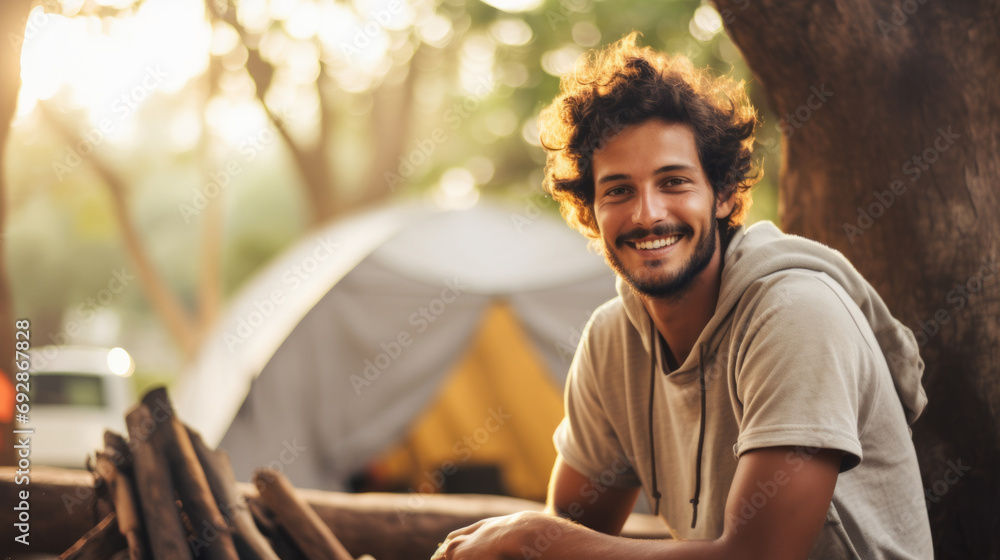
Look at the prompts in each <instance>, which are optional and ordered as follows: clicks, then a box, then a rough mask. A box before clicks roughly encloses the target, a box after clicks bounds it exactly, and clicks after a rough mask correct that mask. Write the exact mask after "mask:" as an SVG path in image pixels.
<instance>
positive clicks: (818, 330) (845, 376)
mask: <svg viewBox="0 0 1000 560" xmlns="http://www.w3.org/2000/svg"><path fill="white" fill-rule="evenodd" d="M827 280H829V281H827ZM838 288H839V287H837V286H834V285H833V281H832V280H830V279H828V278H823V275H821V274H816V275H813V274H807V273H796V274H790V275H788V277H786V278H783V279H781V280H779V281H777V282H775V283H774V284H773V285H772V286H771V287H770V288H769V289H768V290H767V291H765V292H764V293H763V294H762V295H760V296H759V297H758V298H757V300H756V301H755V303H754V307H753V310H752V313H750V317H752V318H751V319H750V320H749V321H747V322H745V325H746V326H745V333H744V337H743V341H742V343H741V344H740V350H739V352H740V354H739V363H738V364H737V369H736V376H735V379H736V391H737V396H738V398H739V401H740V402H741V403H742V409H743V410H742V417H741V418H740V427H739V428H740V433H739V437H738V439H737V443H736V445H735V446H734V451H735V453H736V455H737V456H740V455H742V454H743V453H745V452H746V451H749V450H751V449H757V448H762V447H775V446H803V447H809V448H824V449H839V450H841V451H844V452H845V455H844V458H843V460H842V462H841V467H840V470H841V472H843V471H846V470H849V469H852V468H854V467H855V466H857V465H858V464H859V463H860V461H861V459H862V452H861V441H860V432H861V430H862V429H863V427H862V426H860V425H859V424H860V422H859V418H860V417H861V411H860V410H859V407H861V406H862V404H861V403H862V402H863V400H864V399H863V398H862V396H863V391H871V393H870V394H874V392H875V387H868V386H867V385H868V384H871V383H877V382H878V375H876V374H875V373H877V368H878V367H879V366H878V364H879V361H878V356H877V355H876V354H875V352H880V351H879V350H878V348H877V346H876V348H874V349H873V348H872V347H871V345H872V342H873V341H874V337H873V336H871V337H868V336H865V329H868V331H870V328H869V327H868V324H867V322H863V317H862V316H861V315H860V312H858V313H853V312H852V309H851V307H850V306H851V305H854V303H853V302H852V301H850V299H849V298H848V297H847V295H846V293H843V291H842V290H839V291H838ZM859 319H860V321H859ZM878 355H881V354H878ZM883 361H884V360H883Z"/></svg>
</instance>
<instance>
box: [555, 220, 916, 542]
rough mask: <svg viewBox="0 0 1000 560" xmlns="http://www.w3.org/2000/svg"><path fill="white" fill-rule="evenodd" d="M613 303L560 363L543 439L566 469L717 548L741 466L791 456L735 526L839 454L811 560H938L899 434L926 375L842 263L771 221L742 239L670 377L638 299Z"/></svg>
mask: <svg viewBox="0 0 1000 560" xmlns="http://www.w3.org/2000/svg"><path fill="white" fill-rule="evenodd" d="M618 293H619V297H617V298H615V299H613V300H611V301H610V302H608V303H606V304H605V305H603V306H602V307H600V308H599V309H598V310H597V311H595V312H594V315H593V316H592V317H591V319H590V321H589V322H588V324H587V328H586V329H585V330H584V333H583V337H582V340H581V342H580V345H579V347H578V348H577V352H576V355H575V357H574V359H573V363H572V365H571V366H570V373H569V377H568V379H567V385H566V393H565V405H566V417H565V418H564V419H563V421H562V423H561V424H560V425H559V427H558V428H557V429H556V432H555V435H554V436H553V439H554V441H555V445H556V449H557V450H558V451H559V453H560V454H561V455H562V457H563V459H564V460H565V461H566V463H567V464H569V465H570V466H571V467H573V468H574V469H576V470H577V471H579V472H580V473H581V474H584V475H586V476H588V477H590V478H592V479H595V480H598V481H599V482H600V483H601V484H602V485H604V486H616V487H629V486H632V487H634V486H642V487H643V489H644V490H645V491H646V493H647V497H649V498H650V503H651V504H653V503H655V502H656V501H657V500H655V499H654V498H653V497H654V495H655V493H656V491H659V493H660V494H661V496H662V497H661V498H660V500H659V514H660V516H661V517H662V518H663V519H664V520H665V521H666V523H667V525H668V526H669V527H670V529H671V531H672V532H673V534H674V535H676V536H677V537H681V538H685V539H715V538H718V537H720V536H721V535H722V532H723V528H724V525H725V521H726V520H725V519H724V514H725V505H726V499H727V497H728V494H729V489H730V486H731V483H732V480H733V475H734V473H735V471H736V464H737V461H738V460H739V457H740V456H741V455H742V454H743V453H745V452H746V451H748V450H751V449H757V448H763V447H775V446H795V451H791V452H789V453H788V455H787V456H786V463H787V467H788V469H787V472H785V473H776V476H775V480H774V481H769V482H771V484H764V485H763V486H762V487H761V491H760V493H759V494H760V496H757V495H756V494H755V495H753V496H751V499H750V500H749V501H748V500H744V501H745V502H746V503H744V504H740V506H741V507H740V508H739V516H738V517H734V518H731V519H729V520H728V521H729V522H730V523H736V524H740V523H744V522H746V521H747V520H749V519H750V518H752V516H753V515H754V513H755V512H756V511H757V510H758V509H759V508H760V507H763V504H764V503H766V501H767V496H768V493H772V494H771V495H773V492H775V491H780V485H781V483H782V481H785V482H787V478H786V477H787V475H788V474H791V473H793V472H794V471H796V470H797V469H801V468H802V465H803V464H804V463H805V462H806V461H808V460H810V459H811V458H812V457H813V456H814V454H815V453H816V450H817V449H837V450H841V451H843V452H844V455H843V459H842V463H841V466H840V471H841V472H840V475H839V476H838V479H837V485H836V489H835V491H834V495H833V500H832V502H831V504H830V508H829V510H828V512H827V517H826V523H825V524H824V526H823V529H822V531H821V533H820V535H819V537H818V539H817V542H816V545H815V546H814V547H813V550H812V553H811V555H810V558H811V559H825V558H838V559H841V558H865V559H878V558H932V557H933V555H932V546H931V535H930V526H929V523H928V518H927V509H926V505H925V502H924V493H923V488H922V483H921V479H920V472H919V469H918V466H917V458H916V453H915V451H914V447H913V442H912V440H911V432H910V430H909V424H911V423H912V422H913V421H914V420H916V419H917V417H918V416H919V415H920V413H921V411H922V410H923V408H924V406H925V405H926V404H927V397H926V395H925V393H924V390H923V387H922V386H921V384H920V378H921V375H922V373H923V362H922V361H921V359H920V356H919V352H918V348H917V343H916V339H915V338H914V336H913V333H912V331H910V330H909V329H908V328H906V327H905V326H904V325H902V324H901V323H900V322H899V321H897V320H896V319H895V318H893V317H892V315H891V314H890V313H889V310H888V309H887V308H886V306H885V303H884V302H883V301H882V299H881V298H880V297H879V295H878V294H877V293H876V292H875V290H874V289H873V288H872V287H871V285H869V284H868V282H867V281H865V279H864V278H862V277H861V275H860V274H859V273H858V272H857V271H856V270H855V269H854V267H853V266H852V265H851V264H850V262H848V261H847V259H846V258H844V257H843V255H841V254H840V253H839V252H837V251H835V250H833V249H831V248H829V247H826V246H825V245H822V244H820V243H816V242H814V241H810V240H808V239H805V238H802V237H797V236H793V235H786V234H784V233H782V232H781V231H779V230H778V228H777V227H775V226H774V224H772V223H770V222H760V223H757V224H755V225H753V226H751V227H749V228H740V229H738V230H737V231H736V232H735V233H734V235H733V238H732V239H731V241H730V243H729V245H728V246H727V248H726V251H725V255H724V261H723V269H722V284H721V288H720V293H719V299H718V303H717V305H716V308H715V313H714V315H713V316H712V318H711V320H710V321H709V323H708V325H707V326H706V327H705V329H704V330H703V331H702V333H701V335H700V336H699V337H698V340H697V342H696V343H695V346H694V348H693V349H692V351H691V352H690V354H689V355H688V357H687V358H686V360H685V361H684V363H683V364H681V365H680V367H678V368H677V369H675V370H673V371H670V369H669V367H668V366H667V361H666V359H665V358H664V356H665V355H666V354H665V342H664V341H663V339H662V337H660V336H655V337H654V336H653V334H654V333H655V330H654V327H653V324H652V320H651V318H650V317H649V314H648V312H647V311H646V308H645V307H644V306H643V304H642V302H641V301H640V300H639V298H638V297H637V296H636V295H635V294H634V293H633V292H632V290H631V289H630V288H629V287H628V286H627V285H626V284H625V283H624V282H623V281H622V280H621V279H619V280H618ZM653 341H655V343H656V344H655V345H654V344H653ZM702 380H704V385H705V392H704V397H703V396H702V389H701V384H702ZM651 385H652V398H651V396H650V387H651ZM703 414H704V416H703ZM702 432H703V433H702ZM651 444H652V445H651ZM699 448H701V449H702V452H701V453H699ZM654 464H655V469H654ZM699 474H700V479H699ZM779 474H780V475H782V476H778V475H779ZM654 480H655V483H654ZM654 485H655V486H656V488H655V489H654ZM693 498H695V499H697V504H698V505H697V514H696V515H695V512H694V511H693V510H694V506H693V505H692V503H691V500H692V499H693ZM757 498H760V499H759V500H758V499H757ZM693 518H696V524H695V526H694V528H692V527H691V524H692V521H693Z"/></svg>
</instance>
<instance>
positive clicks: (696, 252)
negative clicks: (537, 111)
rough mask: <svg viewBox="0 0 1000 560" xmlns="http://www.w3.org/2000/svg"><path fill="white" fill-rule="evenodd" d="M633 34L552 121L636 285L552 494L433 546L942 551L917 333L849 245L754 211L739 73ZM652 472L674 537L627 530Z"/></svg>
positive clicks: (576, 422)
mask: <svg viewBox="0 0 1000 560" xmlns="http://www.w3.org/2000/svg"><path fill="white" fill-rule="evenodd" d="M635 42H636V37H635V35H632V36H629V37H626V38H625V39H623V40H622V41H619V42H618V43H616V44H615V45H612V46H611V47H609V48H608V49H607V50H605V51H603V52H600V53H594V54H593V55H592V56H590V57H589V58H586V59H583V60H581V62H580V63H578V65H577V67H576V69H575V72H574V74H573V75H572V76H570V77H567V78H566V79H564V80H563V82H562V93H561V94H560V96H559V97H558V98H557V99H556V100H555V101H554V103H553V104H552V105H551V106H550V107H549V108H547V109H546V111H545V112H544V113H543V114H542V118H541V120H540V130H541V133H542V139H543V144H544V145H545V146H546V148H547V150H548V158H549V159H548V165H547V167H546V187H547V188H548V189H549V190H550V192H551V193H552V194H553V197H554V198H555V199H556V200H558V201H559V202H560V204H561V209H562V212H563V215H564V216H565V217H566V219H567V221H568V222H569V223H570V224H571V225H573V226H574V227H575V228H577V229H578V230H579V231H580V232H581V233H583V234H584V235H586V236H587V237H588V238H590V239H591V240H592V241H593V242H594V244H595V245H596V247H597V248H598V249H599V250H600V251H602V252H603V254H604V256H605V258H606V260H607V262H608V264H609V265H610V266H611V267H612V268H613V269H614V270H615V272H616V273H617V275H618V283H617V287H618V293H619V297H617V298H615V299H613V300H611V301H610V302H608V303H607V304H605V305H604V306H602V307H601V308H600V309H598V310H597V311H596V312H595V313H594V315H593V317H592V318H591V320H590V322H589V323H588V325H587V328H586V329H585V331H584V333H583V337H582V340H581V342H580V345H579V347H578V349H577V353H576V356H575V358H574V360H573V363H572V365H571V368H570V373H569V378H568V380H567V386H566V417H565V418H564V419H563V422H562V423H561V424H560V426H559V427H558V429H557V430H556V434H555V436H554V441H555V445H556V448H557V450H558V451H559V456H558V458H557V460H556V464H555V466H554V468H553V471H552V478H551V482H550V486H549V496H548V503H547V512H546V513H521V514H517V515H513V516H508V517H501V518H493V519H487V520H484V521H481V522H479V523H477V524H475V525H472V526H470V527H466V528H464V529H461V530H459V531H455V532H454V533H452V534H451V535H449V537H448V540H447V541H446V542H445V543H444V544H443V545H442V547H441V549H439V551H438V553H437V554H436V555H435V557H436V558H453V559H467V558H468V559H487V558H565V559H585V558H595V559H596V558H601V559H605V558H629V559H631V558H661V559H688V558H691V559H694V558H705V559H709V558H736V559H742V558H747V559H749V558H767V559H804V558H810V559H825V558H831V559H832V558H865V559H869V558H931V555H932V552H931V540H930V528H929V524H928V520H927V511H926V508H925V505H924V497H923V488H922V487H921V480H920V473H919V470H918V467H917V460H916V454H915V452H914V448H913V444H912V441H911V439H910V432H909V428H908V426H909V424H910V423H912V422H913V421H914V420H915V419H916V418H917V416H919V414H920V412H921V411H922V410H923V408H924V406H925V404H926V396H925V394H924V391H923V388H922V387H921V384H920V377H921V374H922V370H923V363H922V362H921V360H920V357H919V354H918V351H917V344H916V341H915V339H914V337H913V333H912V332H911V331H910V330H909V329H907V328H906V327H905V326H903V325H902V324H900V323H899V322H898V321H897V320H896V319H894V318H893V317H892V315H891V314H890V313H889V311H888V309H887V308H886V306H885V304H884V303H883V302H882V300H881V298H880V297H879V296H878V294H877V293H876V292H875V291H874V290H873V289H872V287H871V286H870V285H869V284H868V283H867V282H866V281H865V280H864V279H863V278H862V277H861V276H860V275H859V274H858V272H857V271H856V270H855V269H854V268H853V267H852V266H851V264H850V263H849V262H848V261H847V260H846V259H844V257H843V256H842V255H840V254H839V253H837V252H836V251H834V250H832V249H830V248H827V247H825V246H823V245H820V244H818V243H815V242H812V241H809V240H806V239H803V238H799V237H795V236H790V235H785V234H783V233H782V232H780V231H779V230H778V229H777V228H776V227H775V226H774V225H773V224H771V223H769V222H763V223H760V224H756V225H754V226H752V227H749V228H747V227H745V226H744V225H743V222H744V220H745V216H746V211H747V209H748V207H749V205H750V188H751V187H752V186H753V184H754V183H755V182H756V180H757V176H756V174H755V172H754V170H753V167H752V165H751V146H752V144H753V131H754V127H755V125H756V116H755V114H754V111H753V109H752V108H751V107H750V105H749V103H748V101H747V99H746V95H745V93H744V92H743V90H742V86H741V85H739V84H733V83H732V82H730V81H728V80H725V79H721V78H714V77H712V76H711V75H710V74H709V73H707V72H704V71H698V70H695V69H693V68H692V67H691V65H690V63H689V62H687V61H686V60H685V59H683V58H680V57H678V58H672V57H668V56H666V55H663V54H660V53H656V52H654V51H652V50H651V49H648V48H639V47H637V46H636V44H635ZM640 491H644V492H645V494H646V496H647V498H648V499H649V502H650V503H651V504H652V506H653V508H654V513H656V514H657V515H659V516H660V517H661V518H662V519H663V520H664V521H665V522H666V523H667V524H668V525H669V527H670V528H671V531H672V533H673V534H674V536H675V537H676V539H674V540H669V541H637V540H629V539H623V538H620V537H618V536H617V535H618V534H619V533H620V531H621V529H622V526H623V525H624V523H625V520H626V518H627V517H628V515H629V513H630V512H631V510H632V508H633V506H634V504H635V502H636V500H637V497H638V495H639V492H640Z"/></svg>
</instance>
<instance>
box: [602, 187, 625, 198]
mask: <svg viewBox="0 0 1000 560" xmlns="http://www.w3.org/2000/svg"><path fill="white" fill-rule="evenodd" d="M625 192H626V189H625V187H615V188H613V189H608V192H606V193H604V194H605V196H618V195H620V194H625Z"/></svg>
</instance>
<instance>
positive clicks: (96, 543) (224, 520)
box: [60, 389, 354, 560]
mask: <svg viewBox="0 0 1000 560" xmlns="http://www.w3.org/2000/svg"><path fill="white" fill-rule="evenodd" d="M125 420H126V425H127V427H128V439H127V440H126V439H125V438H124V437H122V436H120V435H118V434H115V433H112V432H107V433H105V439H104V450H102V451H98V452H97V454H96V459H95V460H94V461H93V462H89V461H88V467H89V468H90V469H91V471H92V472H94V473H95V475H96V476H97V478H98V481H99V483H98V494H97V495H98V500H99V502H101V501H103V502H105V503H104V504H101V503H99V504H98V510H99V511H100V510H104V511H107V513H106V514H105V515H104V516H103V518H102V519H101V521H100V522H99V523H98V524H97V525H96V526H94V527H93V529H91V530H90V531H89V532H87V534H86V535H84V536H83V537H82V538H80V540H78V541H77V542H76V543H75V544H74V545H73V546H71V547H70V548H69V549H68V550H66V551H65V552H64V553H63V554H62V555H61V556H60V558H64V559H76V560H89V559H107V558H113V559H116V560H121V559H131V560H140V559H141V560H145V559H156V560H161V559H163V560H193V559H196V558H199V559H200V558H204V559H209V560H299V559H329V560H354V557H353V556H352V555H351V554H350V553H349V552H348V551H347V549H346V548H345V547H344V546H343V545H342V544H341V543H340V541H339V540H338V539H337V537H336V536H335V535H334V534H333V532H332V531H331V530H330V528H329V526H328V525H326V524H325V523H324V522H323V521H322V520H321V519H320V518H319V516H318V515H317V513H316V512H315V511H314V510H313V509H312V508H311V507H310V506H309V504H307V503H306V502H305V500H304V499H303V498H302V497H301V496H299V495H298V493H297V492H296V491H295V489H294V488H293V487H292V485H291V483H289V482H288V479H286V478H285V476H284V475H283V474H282V473H281V472H279V471H276V470H273V469H260V470H258V471H257V472H256V473H255V474H254V484H255V486H256V488H257V491H258V495H257V496H256V497H254V498H250V499H248V498H247V497H246V496H245V495H244V494H243V492H242V491H241V489H240V487H239V486H238V485H237V483H236V480H235V478H234V477H233V471H232V468H231V466H230V464H229V459H228V457H227V456H226V454H225V453H224V452H222V451H219V450H213V449H210V448H209V447H208V446H207V445H206V444H205V442H204V441H203V440H202V438H201V436H200V435H199V434H198V433H197V432H195V431H193V430H191V429H190V428H189V427H187V426H185V425H184V424H183V423H182V422H181V421H180V420H178V419H177V417H176V416H175V415H174V411H173V407H172V406H171V404H170V401H169V399H168V398H167V394H166V391H165V390H164V389H154V390H153V391H150V392H149V393H147V394H146V396H145V397H143V399H142V401H141V402H140V403H139V404H138V405H136V406H135V407H133V408H132V410H130V411H129V413H128V415H127V416H126V419H125Z"/></svg>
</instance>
